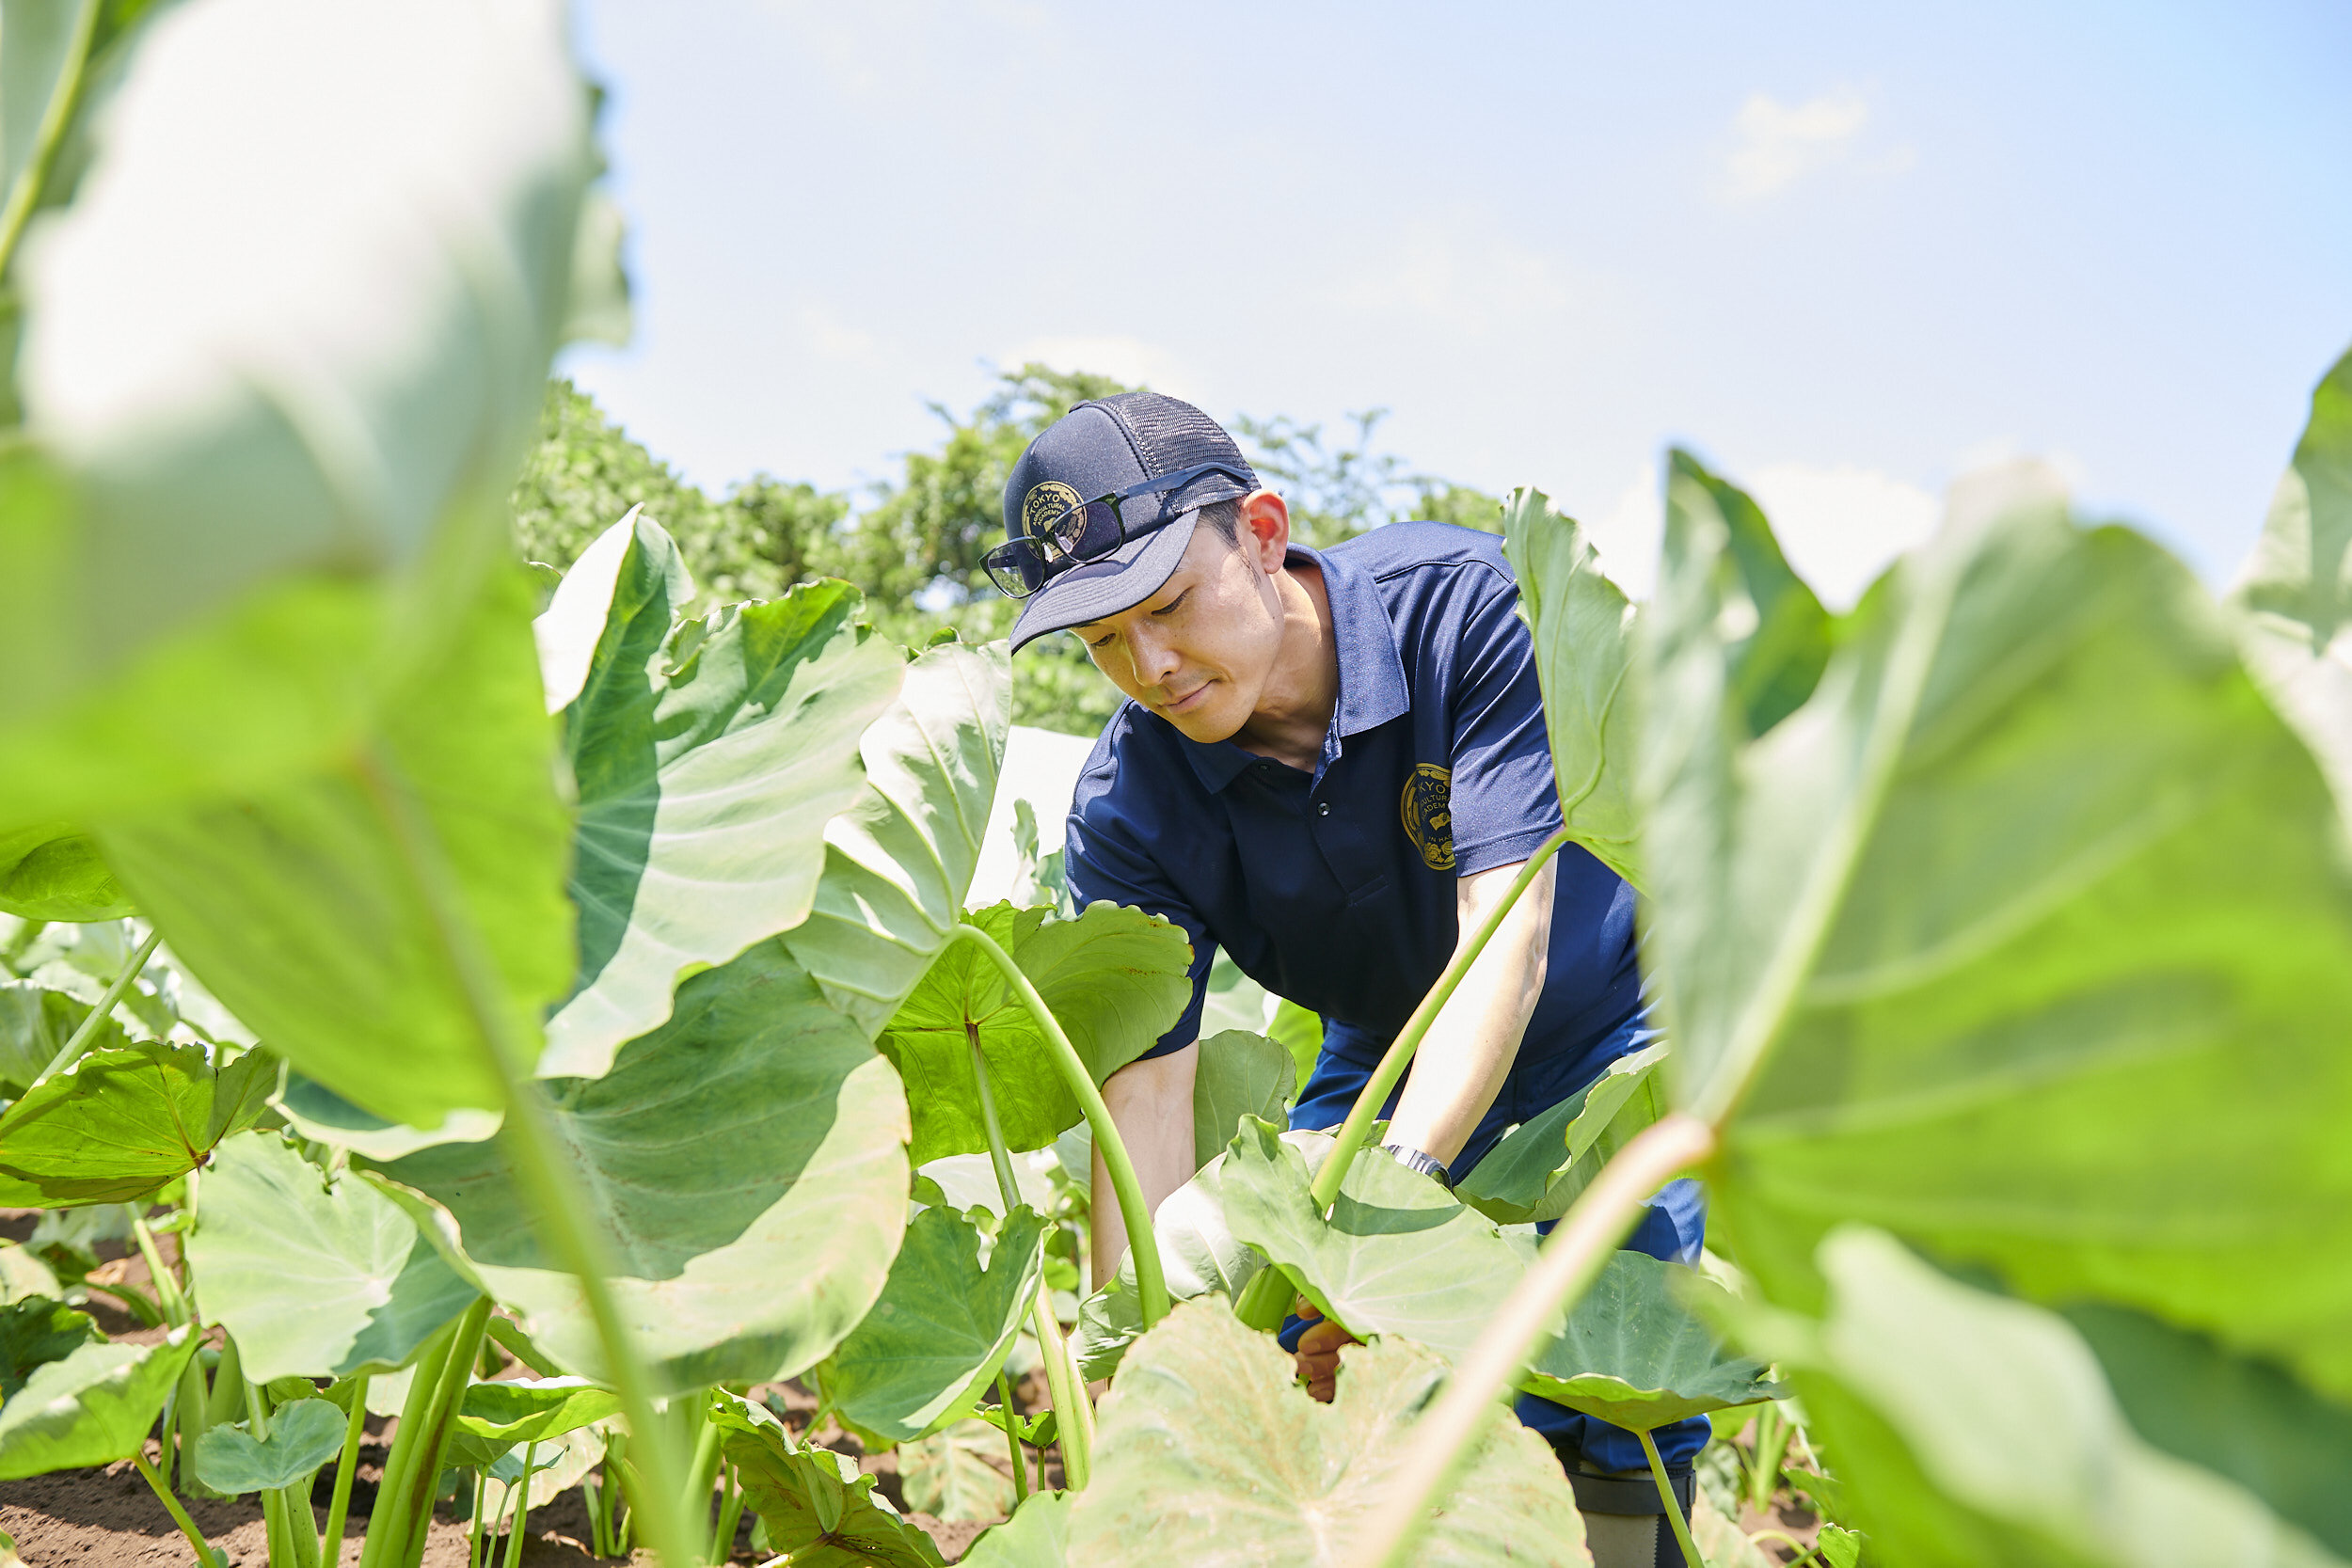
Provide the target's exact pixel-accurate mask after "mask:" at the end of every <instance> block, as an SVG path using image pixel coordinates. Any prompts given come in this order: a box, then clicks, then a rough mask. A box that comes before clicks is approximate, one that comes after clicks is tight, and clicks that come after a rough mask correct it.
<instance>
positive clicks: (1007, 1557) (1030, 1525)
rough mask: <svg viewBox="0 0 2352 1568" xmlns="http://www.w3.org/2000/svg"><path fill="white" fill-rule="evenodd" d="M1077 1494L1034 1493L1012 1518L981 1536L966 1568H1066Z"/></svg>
mask: <svg viewBox="0 0 2352 1568" xmlns="http://www.w3.org/2000/svg"><path fill="white" fill-rule="evenodd" d="M1076 1497H1077V1494H1076V1493H1074V1492H1033V1493H1031V1494H1030V1495H1029V1497H1028V1500H1027V1501H1025V1502H1024V1503H1023V1504H1022V1505H1021V1506H1020V1507H1019V1508H1016V1509H1014V1510H1013V1511H1012V1517H1011V1518H1009V1519H1008V1520H1006V1521H1005V1522H1004V1523H1003V1524H1001V1525H994V1526H992V1527H990V1528H987V1529H984V1530H982V1531H981V1532H980V1536H979V1539H978V1540H977V1541H975V1542H973V1543H972V1549H971V1550H970V1551H968V1552H966V1553H964V1554H963V1557H962V1562H963V1564H964V1568H1064V1564H1066V1563H1067V1562H1068V1561H1069V1560H1070V1510H1071V1505H1072V1504H1073V1502H1074V1501H1075V1500H1076Z"/></svg>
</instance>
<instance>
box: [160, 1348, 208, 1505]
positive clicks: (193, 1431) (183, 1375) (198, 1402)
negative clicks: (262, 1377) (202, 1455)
mask: <svg viewBox="0 0 2352 1568" xmlns="http://www.w3.org/2000/svg"><path fill="white" fill-rule="evenodd" d="M206 1399H207V1395H206V1393H205V1389H204V1368H203V1367H202V1365H201V1364H200V1363H199V1361H198V1360H197V1358H196V1357H195V1356H193V1355H191V1356H189V1357H188V1364H187V1365H186V1366H184V1367H183V1368H181V1369H180V1387H179V1391H178V1392H177V1393H175V1394H173V1396H172V1401H171V1424H172V1427H173V1429H174V1430H176V1431H177V1432H178V1433H179V1434H180V1480H181V1482H182V1484H183V1485H184V1484H185V1483H186V1482H188V1481H191V1480H193V1479H194V1478H195V1472H194V1471H192V1470H190V1469H189V1468H188V1466H189V1465H191V1464H192V1463H194V1462H195V1459H196V1445H197V1441H198V1439H199V1438H201V1437H202V1436H203V1435H204V1429H205V1427H206V1426H207V1425H208V1424H209V1423H208V1422H206V1420H205V1419H204V1406H205V1402H206ZM165 1436H166V1437H167V1438H168V1437H169V1436H170V1433H165ZM171 1457H172V1456H171V1445H170V1444H169V1443H168V1442H167V1443H166V1444H165V1446H164V1481H165V1482H166V1483H167V1484H168V1483H169V1482H170V1481H171Z"/></svg>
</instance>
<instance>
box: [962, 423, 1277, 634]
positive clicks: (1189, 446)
mask: <svg viewBox="0 0 2352 1568" xmlns="http://www.w3.org/2000/svg"><path fill="white" fill-rule="evenodd" d="M1204 464H1216V465H1217V466H1218V467H1226V468H1231V469H1232V470H1233V472H1234V473H1237V474H1242V475H1245V476H1247V483H1243V482H1240V481H1236V480H1234V479H1232V478H1230V477H1228V476H1227V475H1225V474H1221V473H1204V474H1202V475H1200V478H1198V479H1196V480H1193V481H1192V482H1191V483H1186V484H1183V485H1181V486H1179V487H1178V488H1176V489H1174V490H1170V491H1165V492H1161V493H1159V494H1156V495H1143V496H1137V497H1136V498H1135V499H1131V500H1128V501H1126V502H1125V503H1123V505H1122V506H1121V509H1120V511H1121V515H1122V520H1123V521H1124V523H1125V525H1126V532H1127V538H1126V542H1125V543H1124V544H1122V545H1120V546H1119V547H1118V548H1117V549H1115V550H1113V551H1111V552H1110V553H1109V554H1108V555H1105V556H1103V557H1102V558H1100V559H1099V560H1094V561H1084V562H1073V561H1067V560H1062V561H1057V562H1054V564H1053V565H1052V566H1050V567H1048V568H1047V570H1046V575H1045V582H1044V586H1042V587H1041V588H1040V589H1039V590H1038V591H1037V592H1036V593H1035V594H1031V595H1030V596H1029V597H1028V598H1027V599H1025V601H1023V603H1022V606H1021V616H1020V619H1019V620H1018V621H1016V622H1015V623H1014V624H1013V628H1012V645H1013V647H1014V648H1015V649H1018V648H1020V647H1021V646H1022V644H1024V643H1026V642H1032V641H1036V640H1037V639H1038V638H1041V637H1042V636H1044V635H1045V634H1046V633H1047V632H1049V631H1063V630H1066V629H1068V628H1069V627H1071V626H1084V625H1086V624H1087V623H1088V622H1089V621H1099V620H1101V619H1103V617H1104V616H1105V615H1116V614H1118V613H1119V612H1120V610H1133V609H1134V608H1135V607H1136V606H1137V605H1139V604H1141V603H1142V602H1143V601H1144V600H1146V599H1148V598H1150V597H1151V596H1152V594H1156V593H1158V592H1159V591H1160V585H1161V584H1162V583H1164V582H1166V581H1167V580H1168V578H1169V577H1170V576H1171V575H1173V574H1174V572H1175V570H1176V566H1177V563H1178V562H1181V561H1182V560H1183V559H1184V548H1185V546H1188V545H1190V544H1191V543H1192V534H1193V530H1194V528H1195V527H1197V526H1198V525H1199V523H1200V508H1202V507H1204V506H1208V505H1210V504H1212V503H1214V502H1216V501H1222V500H1234V499H1239V498H1240V497H1243V496H1247V495H1248V494H1249V493H1250V492H1252V491H1253V490H1256V489H1257V488H1259V485H1258V476H1257V471H1256V470H1255V469H1253V468H1252V467H1250V466H1249V465H1248V462H1247V461H1246V460H1245V459H1244V458H1243V457H1242V454H1241V449H1240V448H1239V447H1237V446H1235V445H1234V444H1233V438H1232V436H1228V435H1226V434H1225V429H1224V427H1223V426H1222V425H1220V424H1218V423H1217V422H1216V420H1213V419H1211V418H1209V417H1208V416H1207V415H1206V414H1203V413H1202V412H1200V409H1198V408H1195V407H1194V406H1193V405H1192V404H1189V403H1184V402H1182V401H1180V400H1178V399H1176V398H1171V397H1165V396H1162V395H1161V394H1160V393H1158V392H1121V393H1120V394H1119V395H1118V396H1117V397H1108V398H1101V399H1098V400H1096V401H1094V402H1091V403H1082V404H1077V405H1076V406H1075V407H1073V408H1072V409H1071V410H1070V412H1069V413H1067V414H1065V415H1063V416H1062V417H1061V418H1060V419H1059V420H1056V421H1055V422H1054V423H1053V424H1051V425H1049V426H1047V427H1046V429H1045V430H1044V432H1043V433H1042V434H1041V435H1040V436H1038V438H1037V439H1036V440H1034V441H1031V442H1030V443H1029V446H1028V450H1027V451H1024V452H1023V453H1022V454H1021V460H1020V461H1019V462H1018V463H1015V464H1014V465H1013V466H1012V477H1011V478H1009V480H1007V481H1006V482H1005V537H1006V538H1008V539H1017V538H1020V537H1021V536H1023V535H1025V534H1034V533H1038V532H1041V531H1043V529H1044V528H1045V527H1046V525H1047V524H1049V523H1051V522H1053V521H1054V520H1055V519H1056V518H1057V517H1059V516H1060V515H1063V514H1064V513H1066V512H1068V511H1069V510H1070V508H1072V507H1073V506H1078V505H1082V504H1083V503H1085V502H1087V501H1090V500H1093V499H1096V498H1098V497H1101V496H1106V495H1116V494H1118V493H1119V492H1120V491H1122V490H1128V489H1132V488H1134V487H1135V486H1136V485H1138V484H1141V483H1145V482H1146V481H1149V480H1154V479H1159V478H1161V477H1163V476H1165V475H1168V474H1174V473H1176V472H1178V471H1180V470H1182V469H1185V468H1196V467H1201V466H1202V465H1204Z"/></svg>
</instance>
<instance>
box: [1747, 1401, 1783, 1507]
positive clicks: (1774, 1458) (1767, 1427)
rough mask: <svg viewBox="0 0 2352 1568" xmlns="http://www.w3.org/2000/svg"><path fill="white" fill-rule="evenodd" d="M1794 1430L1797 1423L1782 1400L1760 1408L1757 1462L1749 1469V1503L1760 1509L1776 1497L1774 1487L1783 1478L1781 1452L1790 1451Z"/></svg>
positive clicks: (1758, 1414) (1757, 1420) (1757, 1427)
mask: <svg viewBox="0 0 2352 1568" xmlns="http://www.w3.org/2000/svg"><path fill="white" fill-rule="evenodd" d="M1793 1430H1794V1423H1793V1422H1791V1421H1790V1420H1789V1419H1788V1417H1786V1416H1784V1415H1782V1414H1781V1409H1780V1406H1779V1405H1778V1404H1768V1405H1766V1406H1765V1407H1764V1408H1763V1409H1761V1410H1759V1411H1757V1412H1756V1463H1755V1465H1753V1466H1752V1467H1751V1468H1750V1470H1749V1472H1748V1503H1749V1506H1751V1507H1753V1508H1754V1509H1755V1510H1756V1512H1757V1513H1763V1512H1764V1510H1765V1508H1766V1507H1767V1506H1769V1505H1770V1504H1771V1502H1772V1492H1773V1489H1774V1488H1775V1487H1776V1486H1777V1485H1778V1484H1779V1481H1780V1461H1781V1456H1782V1455H1784V1454H1786V1453H1787V1452H1788V1434H1789V1433H1790V1432H1791V1431H1793ZM1768 1432H1769V1433H1771V1435H1770V1437H1769V1438H1768V1437H1767V1436H1766V1433H1768Z"/></svg>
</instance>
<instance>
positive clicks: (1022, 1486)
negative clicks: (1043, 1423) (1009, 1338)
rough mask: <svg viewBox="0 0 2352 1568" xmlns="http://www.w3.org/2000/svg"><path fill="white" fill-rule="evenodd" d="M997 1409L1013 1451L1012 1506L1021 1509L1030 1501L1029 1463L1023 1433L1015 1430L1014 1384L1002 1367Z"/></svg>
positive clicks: (1007, 1440) (997, 1386)
mask: <svg viewBox="0 0 2352 1568" xmlns="http://www.w3.org/2000/svg"><path fill="white" fill-rule="evenodd" d="M996 1407H997V1408H998V1409H999V1410H1001V1411H1003V1412H1004V1415H1005V1447H1007V1448H1008V1449H1011V1450H1012V1506H1013V1507H1015V1508H1019V1507H1020V1506H1021V1505H1022V1504H1023V1503H1025V1502H1026V1501H1028V1500H1029V1462H1028V1461H1027V1460H1026V1459H1025V1458H1023V1457H1022V1453H1021V1433H1019V1432H1017V1431H1015V1430H1014V1428H1013V1422H1014V1421H1016V1420H1017V1419H1019V1416H1018V1415H1017V1413H1016V1412H1015V1411H1014V1410H1013V1408H1012V1383H1011V1381H1010V1380H1009V1379H1008V1378H1007V1377H1006V1376H1005V1369H1004V1368H1002V1367H999V1368H997V1369H996Z"/></svg>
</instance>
